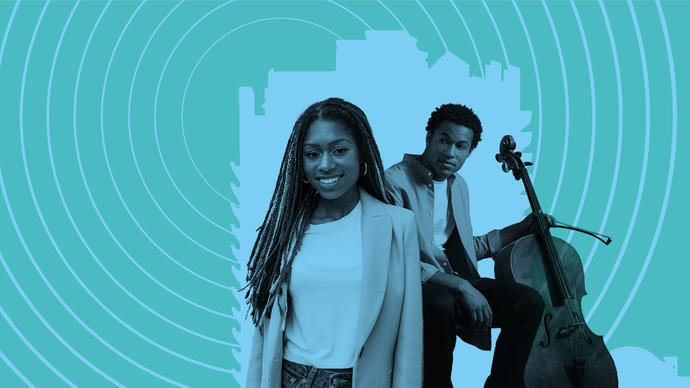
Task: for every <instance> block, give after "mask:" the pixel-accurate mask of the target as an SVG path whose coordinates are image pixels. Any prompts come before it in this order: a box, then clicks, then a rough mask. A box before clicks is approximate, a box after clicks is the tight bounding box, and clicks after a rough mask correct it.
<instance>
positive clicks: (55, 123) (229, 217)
mask: <svg viewBox="0 0 690 388" xmlns="http://www.w3.org/2000/svg"><path fill="white" fill-rule="evenodd" d="M688 16H690V3H688V2H685V1H663V2H662V1H656V2H655V1H634V2H633V1H627V2H626V1H612V2H596V1H582V2H568V1H557V2H539V1H527V2H508V1H500V2H493V1H489V2H484V1H469V2H451V1H421V2H416V1H366V2H365V1H338V2H335V1H301V2H299V1H298V2H295V1H284V2H267V1H254V2H249V1H234V2H233V1H229V2H225V3H222V2H212V1H197V2H192V1H189V2H186V1H181V2H172V1H149V2H134V1H122V2H100V1H83V2H72V1H54V2H40V1H22V2H11V1H0V39H1V40H0V118H2V121H1V122H0V131H1V132H0V134H1V135H2V136H1V137H0V191H1V193H2V200H1V205H0V228H1V229H0V263H1V264H2V268H1V269H0V316H1V319H0V358H1V359H2V362H1V363H0V382H2V384H1V385H2V386H11V387H14V386H24V385H30V386H31V385H35V386H49V387H53V386H64V385H68V386H73V385H78V386H108V385H118V386H121V385H125V386H163V385H178V386H182V385H185V386H230V387H239V386H241V384H240V383H238V381H242V377H241V376H243V375H242V373H243V370H244V367H245V365H242V363H241V362H240V361H239V360H241V359H244V358H243V356H242V354H246V353H247V352H248V350H249V349H248V348H247V346H246V344H245V343H243V342H242V341H240V338H242V337H246V335H247V326H246V324H245V323H243V322H244V314H243V312H242V311H241V308H242V307H241V306H242V305H243V303H244V302H243V294H242V293H238V292H237V291H236V290H237V288H238V287H241V285H243V284H244V276H243V267H244V266H245V263H246V257H240V256H239V255H238V253H237V252H238V251H239V249H240V241H239V240H238V238H237V231H238V230H239V228H240V225H239V221H238V217H237V210H238V209H239V208H241V206H242V203H238V202H239V201H238V193H240V192H242V191H243V190H251V189H252V188H251V187H247V186H243V185H242V182H241V181H240V180H239V179H238V177H237V175H238V174H237V172H238V171H239V170H242V171H245V173H246V172H252V173H255V174H267V175H268V171H272V170H274V169H277V167H278V166H273V165H270V166H263V165H256V164H252V165H243V164H242V160H240V157H239V154H240V147H241V146H242V144H241V142H240V133H241V132H240V131H258V130H259V129H257V128H245V127H240V118H239V111H240V109H239V100H240V92H239V91H240V88H241V87H250V88H251V89H252V90H253V92H254V98H255V105H254V106H255V107H256V108H255V112H254V113H255V114H257V115H262V114H264V113H265V112H264V109H263V107H262V103H263V101H264V100H265V96H264V92H265V89H266V88H267V87H268V74H269V71H276V72H286V71H302V72H304V71H309V72H323V71H334V70H335V67H336V63H335V58H336V57H335V51H336V41H338V40H362V39H365V32H366V31H369V30H405V31H407V32H408V33H409V35H411V36H412V37H414V38H415V39H416V40H417V48H418V49H419V50H421V51H423V52H425V53H427V58H426V61H427V63H428V65H429V66H432V65H433V64H435V63H436V61H438V60H439V58H441V57H442V56H443V55H444V54H445V53H446V52H451V53H453V54H454V55H456V56H457V57H459V58H461V59H462V60H464V61H465V62H466V63H468V64H469V71H470V74H471V75H473V76H475V77H478V78H480V79H484V78H485V77H486V73H485V72H486V67H485V66H486V65H489V64H490V63H492V62H498V63H499V64H500V65H501V66H502V67H503V68H508V67H509V66H512V67H516V68H518V69H519V70H520V97H521V98H520V108H521V109H522V110H524V111H530V112H531V121H530V122H529V124H528V125H527V127H526V128H525V129H524V130H525V131H528V132H530V133H531V134H532V142H531V143H530V144H529V145H528V146H527V147H526V149H525V151H526V152H529V153H531V154H532V155H533V158H532V160H533V161H534V162H535V167H534V168H533V170H532V176H533V179H534V181H535V185H536V188H537V193H538V195H539V198H540V200H541V202H542V207H543V208H544V209H546V210H547V211H549V212H551V213H553V214H554V215H556V216H557V218H558V219H560V220H563V221H565V222H569V223H575V224H578V225H581V226H583V227H587V228H589V229H593V230H598V231H603V232H604V233H607V234H609V235H611V236H612V237H613V238H614V243H613V244H611V246H609V247H602V246H598V245H597V244H595V243H593V242H592V240H591V238H589V237H586V236H584V237H583V236H580V235H571V234H570V233H567V232H561V231H558V232H555V233H554V234H556V235H558V236H560V237H562V238H566V239H569V240H570V241H571V243H572V244H573V245H575V247H576V248H577V249H578V251H579V252H580V255H581V257H582V260H583V262H584V263H585V268H586V269H587V282H588V283H587V288H588V291H589V295H588V296H587V297H586V298H585V299H584V300H583V312H584V313H585V316H586V317H587V319H588V321H589V325H590V327H591V328H592V329H593V330H594V331H595V332H597V333H599V334H601V335H603V336H604V337H605V339H606V341H607V346H608V347H609V349H614V350H615V349H625V348H627V347H636V348H641V349H645V350H646V351H648V352H649V353H650V354H651V355H652V358H651V359H645V360H647V361H649V360H652V361H654V359H656V360H659V362H660V361H661V360H662V359H663V358H664V357H677V368H675V369H674V370H673V371H672V373H673V374H677V375H678V376H681V377H678V379H677V384H678V385H677V386H681V385H680V384H681V383H682V384H683V385H682V386H690V382H688V380H687V379H683V378H682V376H689V375H690V340H689V339H688V338H689V337H688V335H687V333H686V332H685V328H686V327H688V326H689V325H690V315H688V313H687V311H688V310H687V308H685V307H684V305H685V304H686V303H685V301H684V298H683V297H684V296H686V295H688V293H690V286H688V282H687V280H686V276H687V274H688V273H689V272H690V271H689V269H690V263H688V260H687V259H688V254H687V253H683V252H684V251H683V241H685V239H686V236H685V233H684V232H685V229H686V228H685V227H684V225H685V222H684V221H685V218H686V217H687V216H688V205H687V203H686V201H685V199H686V198H688V197H689V195H690V182H689V180H688V174H687V173H686V172H685V170H684V168H683V167H684V166H685V164H684V161H686V160H687V157H684V156H683V155H685V152H684V146H686V145H688V144H690V142H689V139H688V131H687V128H688V119H689V116H688V114H687V113H686V110H685V109H683V108H684V107H686V106H688V103H690V98H689V96H688V92H689V91H690V89H689V88H688V85H689V84H688V73H687V70H686V69H688V68H689V67H690V53H689V51H688V49H687V42H686V36H688V35H689V33H690V28H689V27H688V23H687V18H688ZM366 60H367V58H362V61H364V62H366ZM404 81H405V80H404V79H401V82H404ZM443 102H445V101H439V102H438V103H439V104H440V103H443ZM381 104H382V105H385V104H386V101H381ZM292 124H293V122H286V123H285V125H284V128H279V129H275V130H276V131H280V137H279V139H281V140H276V141H281V142H282V141H283V140H282V139H283V138H284V136H285V133H286V131H289V129H290V128H291V127H292ZM409 130H410V131H420V130H421V129H420V128H410V129H409ZM269 139H270V137H269ZM281 144H283V143H281ZM281 147H282V146H281ZM243 152H247V151H246V150H245V151H243ZM250 152H261V150H260V149H259V150H256V151H250ZM475 157H476V155H475ZM271 173H272V172H271ZM272 174H273V175H270V176H267V179H268V180H271V181H274V180H275V173H272ZM505 179H508V178H505ZM245 193H246V192H245ZM525 204H526V201H525ZM262 216H263V215H262V214H261V215H257V216H256V218H257V220H259V219H260V218H261V217H262ZM257 222H259V221H257ZM252 225H253V224H252ZM243 227H244V226H243ZM250 227H251V226H250ZM240 348H241V351H240ZM647 361H645V362H642V361H640V362H639V368H640V369H641V370H644V369H645V368H650V373H652V371H651V370H652V368H651V367H650V365H651V364H648V363H647ZM655 371H657V370H656V369H655ZM663 372H664V373H666V372H668V371H666V370H664V371H663ZM659 373H661V372H659ZM664 381H665V380H664ZM669 381H672V380H669ZM669 384H671V383H669ZM686 384H688V385H686ZM628 386H646V385H645V384H644V383H643V382H639V384H634V383H632V384H629V385H628ZM668 386H671V385H668Z"/></svg>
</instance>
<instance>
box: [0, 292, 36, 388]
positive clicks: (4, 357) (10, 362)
mask: <svg viewBox="0 0 690 388" xmlns="http://www.w3.org/2000/svg"><path fill="white" fill-rule="evenodd" d="M0 312H1V313H2V315H3V316H5V315H6V314H5V310H3V309H2V305H0ZM0 358H2V361H4V362H5V365H7V366H8V367H10V369H12V372H14V374H15V375H17V377H19V379H20V380H22V382H23V383H24V384H26V385H27V386H29V387H35V385H33V384H32V383H31V381H29V379H27V378H26V376H24V374H23V373H22V372H21V371H20V370H19V369H17V367H16V366H15V365H14V364H13V363H12V361H10V359H9V358H7V356H6V355H5V353H3V351H2V349H0Z"/></svg>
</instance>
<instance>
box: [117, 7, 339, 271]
mask: <svg viewBox="0 0 690 388" xmlns="http://www.w3.org/2000/svg"><path fill="white" fill-rule="evenodd" d="M232 2H234V0H230V1H227V2H225V3H223V4H221V5H219V6H217V7H215V8H213V9H212V10H210V11H209V12H207V13H206V14H205V15H203V16H202V17H201V18H199V20H197V21H196V22H195V23H194V24H192V26H190V27H189V29H187V31H186V32H185V33H184V34H183V35H182V37H181V38H180V39H179V40H178V41H177V43H176V44H175V46H174V47H173V49H172V50H171V52H170V54H169V55H168V58H167V59H166V61H165V64H164V65H163V70H162V71H161V75H160V77H159V80H158V84H157V86H156V93H155V97H154V113H153V119H154V134H155V137H156V147H157V148H158V155H159V157H160V158H161V161H162V162H163V167H164V169H165V171H166V174H168V178H169V179H170V180H171V182H172V184H173V185H174V186H175V189H176V190H178V193H179V194H180V195H181V196H182V197H183V198H185V197H184V195H183V194H182V192H181V191H179V189H178V187H177V185H176V184H175V182H174V180H173V179H172V176H170V173H169V171H168V169H167V167H166V166H165V161H164V160H163V155H162V152H161V151H160V146H159V143H158V134H157V132H158V129H157V128H158V126H157V114H156V112H157V104H158V94H159V89H160V85H161V83H162V80H163V76H164V75H165V71H166V69H167V67H168V64H169V63H170V60H171V59H172V57H173V55H174V54H175V52H176V51H177V49H178V47H179V46H180V44H181V43H182V41H183V40H184V39H185V38H186V37H187V35H189V33H191V31H192V30H193V29H194V28H196V26H197V25H198V24H199V23H201V22H202V21H203V20H204V19H206V18H207V17H208V16H210V15H211V14H213V13H215V12H216V11H217V10H218V9H220V8H222V7H224V6H226V5H228V4H230V3H232ZM261 20H264V19H261ZM265 20H293V21H300V22H304V23H307V24H311V25H313V26H317V27H319V28H321V29H323V30H325V31H327V32H329V33H331V34H332V35H333V36H335V37H336V38H337V39H340V40H342V37H341V36H340V35H338V34H337V33H335V32H334V31H332V30H330V29H329V28H326V27H324V26H321V25H319V24H317V23H314V22H312V21H309V20H305V19H299V18H291V17H282V18H265ZM250 23H251V22H250ZM143 55H144V52H142V54H141V55H140V57H139V60H138V61H137V65H136V67H135V70H134V75H133V76H132V82H131V83H130V91H129V98H128V102H127V125H128V134H129V144H130V152H131V153H132V158H133V160H134V164H135V167H136V169H137V173H138V174H139V178H140V180H141V181H142V183H143V185H144V188H145V189H146V192H147V193H148V194H149V197H150V198H151V200H152V201H153V202H154V204H155V205H156V207H157V208H158V209H159V211H160V212H161V213H162V214H163V215H164V216H165V217H166V219H168V221H169V222H170V223H171V224H172V225H173V226H175V227H176V228H177V229H178V230H179V231H180V232H181V233H183V234H185V233H184V232H183V231H182V230H181V229H179V228H178V227H177V225H175V224H174V222H172V220H171V219H169V218H168V216H167V215H166V214H165V212H164V211H163V209H162V208H161V207H160V206H159V204H158V202H157V201H156V200H155V198H154V197H153V195H152V193H151V192H150V190H149V188H148V186H147V185H146V182H145V180H144V178H143V176H142V174H141V170H140V168H139V163H138V161H137V159H136V155H135V152H134V144H133V142H132V122H131V114H132V110H131V106H132V96H133V90H134V82H135V80H136V76H137V74H138V71H139V66H140V64H141V59H142V58H143ZM185 236H186V234H185ZM188 238H190V237H189V236H188ZM232 262H234V261H232Z"/></svg>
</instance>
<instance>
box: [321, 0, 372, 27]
mask: <svg viewBox="0 0 690 388" xmlns="http://www.w3.org/2000/svg"><path fill="white" fill-rule="evenodd" d="M328 2H329V3H331V4H333V5H335V6H337V7H340V8H342V9H343V10H344V11H345V12H347V13H349V14H350V15H352V16H353V17H355V18H356V19H357V20H359V21H360V22H361V23H362V24H364V26H365V27H366V28H367V29H368V30H372V28H371V26H370V25H369V23H367V22H366V21H364V19H362V18H361V17H360V16H359V15H357V14H356V13H354V12H352V10H350V9H349V8H347V7H346V6H344V5H342V4H340V3H337V2H336V1H335V0H328Z"/></svg>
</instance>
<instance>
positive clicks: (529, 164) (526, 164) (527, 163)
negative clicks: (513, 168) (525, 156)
mask: <svg viewBox="0 0 690 388" xmlns="http://www.w3.org/2000/svg"><path fill="white" fill-rule="evenodd" d="M532 165H534V163H532V162H525V166H532Z"/></svg>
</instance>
